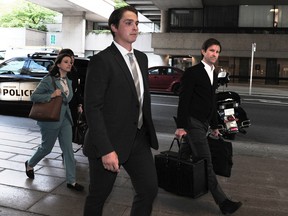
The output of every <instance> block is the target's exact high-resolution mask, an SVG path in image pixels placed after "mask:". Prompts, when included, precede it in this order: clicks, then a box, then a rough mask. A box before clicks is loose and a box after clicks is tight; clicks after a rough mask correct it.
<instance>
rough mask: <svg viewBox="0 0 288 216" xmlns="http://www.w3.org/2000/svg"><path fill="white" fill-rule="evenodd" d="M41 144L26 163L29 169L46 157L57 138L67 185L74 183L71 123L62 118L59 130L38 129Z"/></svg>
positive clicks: (74, 171) (74, 166)
mask: <svg viewBox="0 0 288 216" xmlns="http://www.w3.org/2000/svg"><path fill="white" fill-rule="evenodd" d="M40 131H41V135H42V142H41V144H40V146H39V147H38V149H37V151H36V152H35V153H34V155H33V156H32V157H31V158H30V160H29V161H28V165H29V166H30V167H34V166H36V165H37V163H38V162H39V161H40V160H42V159H43V158H44V157H45V156H46V155H48V154H49V153H50V152H51V151H52V149H53V147H54V145H55V142H56V140H57V138H58V140H59V145H60V148H61V150H62V152H63V158H64V165H65V169H66V181H67V183H69V184H73V183H75V182H76V180H75V175H76V164H75V160H74V153H73V148H72V129H71V122H70V120H69V119H68V118H66V117H65V118H64V120H63V123H62V125H61V126H60V127H59V128H56V129H51V128H44V127H40Z"/></svg>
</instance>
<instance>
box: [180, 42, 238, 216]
mask: <svg viewBox="0 0 288 216" xmlns="http://www.w3.org/2000/svg"><path fill="white" fill-rule="evenodd" d="M220 52H221V44H220V42H219V41H217V40H216V39H214V38H210V39H208V40H206V41H205V42H204V43H203V45H202V48H201V55H202V61H201V62H200V63H199V64H197V65H195V66H192V67H190V68H188V69H187V70H186V71H185V73H184V74H183V77H182V79H181V87H180V96H179V104H178V111H177V130H176V132H175V135H176V136H177V137H178V138H181V137H182V136H185V135H186V136H187V137H188V140H189V141H190V144H191V145H192V149H196V151H197V152H196V153H197V155H198V157H199V158H205V159H206V160H207V166H208V185H209V190H210V192H211V194H212V196H213V198H214V200H215V202H216V203H217V204H218V205H219V207H220V210H221V212H222V213H223V214H232V213H234V212H235V211H237V209H238V208H240V206H241V205H242V203H241V202H234V201H231V200H230V199H228V198H227V196H226V195H225V193H224V192H223V191H222V189H221V187H220V185H219V184H218V181H217V178H216V175H215V173H214V171H213V165H212V162H211V154H210V150H209V145H208V141H207V137H206V135H207V131H208V129H209V126H210V128H211V129H212V132H211V134H212V135H214V136H216V137H217V136H219V135H220V133H219V130H218V129H217V110H216V100H215V91H216V88H217V75H216V73H215V71H214V69H215V66H214V64H215V63H216V61H217V59H218V57H219V54H220Z"/></svg>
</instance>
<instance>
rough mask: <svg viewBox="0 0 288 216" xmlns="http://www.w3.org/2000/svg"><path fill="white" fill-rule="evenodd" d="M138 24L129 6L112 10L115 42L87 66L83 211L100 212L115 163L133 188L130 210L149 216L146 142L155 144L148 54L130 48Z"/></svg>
mask: <svg viewBox="0 0 288 216" xmlns="http://www.w3.org/2000/svg"><path fill="white" fill-rule="evenodd" d="M138 23H139V21H138V16H137V10H135V9H134V8H133V7H131V6H126V7H123V8H119V9H116V10H115V11H114V12H113V13H112V14H111V16H110V18H109V23H108V24H109V27H110V30H111V33H112V35H113V38H114V41H113V42H112V44H111V46H109V47H108V48H106V49H105V50H103V51H101V52H100V53H98V54H97V55H95V56H93V57H92V58H91V60H90V63H89V66H88V70H87V78H86V83H85V93H84V102H85V107H84V109H85V114H86V118H87V123H88V127H89V129H88V131H87V134H86V136H85V142H84V148H83V152H84V154H85V155H86V156H88V160H89V169H90V186H89V194H88V195H87V198H86V203H85V207H84V215H85V216H100V215H102V209H103V205H104V203H105V200H106V199H107V197H108V196H109V194H110V192H111V190H112V188H113V184H114V182H115V179H116V176H117V173H118V172H119V171H120V166H123V167H124V169H125V170H126V171H127V173H128V174H129V176H130V178H131V182H132V184H133V187H134V189H135V196H134V200H133V205H132V208H131V215H134V216H149V215H150V214H151V211H152V204H153V200H154V198H155V197H156V195H157V191H158V184H157V173H156V169H155V166H154V160H153V156H152V153H151V147H152V148H154V149H158V141H157V137H156V132H155V129H154V125H153V122H152V116H151V99H150V93H149V90H148V75H147V71H148V59H147V56H146V55H145V54H144V53H142V52H140V51H138V50H135V49H133V48H132V43H133V42H135V41H136V38H137V35H138ZM130 53H133V55H134V56H133V55H132V57H131V58H132V59H131V60H132V61H134V63H131V62H130V59H129V55H130ZM132 65H133V66H132ZM135 70H136V73H137V74H133V72H135ZM136 77H138V79H136ZM136 81H137V84H136V85H135V83H134V82H136Z"/></svg>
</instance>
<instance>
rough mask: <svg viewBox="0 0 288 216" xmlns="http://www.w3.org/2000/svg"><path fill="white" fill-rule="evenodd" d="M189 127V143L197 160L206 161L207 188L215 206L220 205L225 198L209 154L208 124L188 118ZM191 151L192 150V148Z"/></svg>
mask: <svg viewBox="0 0 288 216" xmlns="http://www.w3.org/2000/svg"><path fill="white" fill-rule="evenodd" d="M189 123H190V127H189V129H188V131H187V132H188V133H187V135H188V139H189V143H190V144H191V145H193V147H195V148H194V149H196V151H197V156H198V158H204V159H206V160H207V172H208V187H209V190H210V192H211V194H212V196H213V198H214V200H215V202H216V203H217V204H220V203H222V202H223V201H224V200H225V199H227V196H226V195H225V193H224V192H223V190H222V189H221V187H220V185H219V184H218V180H217V178H216V174H215V173H214V170H213V165H212V160H211V153H210V149H209V145H208V141H207V132H208V128H209V124H208V122H204V123H203V122H201V121H199V120H198V119H195V118H192V117H190V122H189ZM192 149H193V148H192Z"/></svg>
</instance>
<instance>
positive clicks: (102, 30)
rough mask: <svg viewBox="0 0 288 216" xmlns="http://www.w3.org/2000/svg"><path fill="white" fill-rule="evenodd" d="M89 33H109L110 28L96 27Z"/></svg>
mask: <svg viewBox="0 0 288 216" xmlns="http://www.w3.org/2000/svg"><path fill="white" fill-rule="evenodd" d="M91 33H93V34H108V33H109V34H110V30H108V29H101V30H100V29H96V30H92V31H91Z"/></svg>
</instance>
